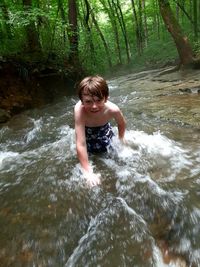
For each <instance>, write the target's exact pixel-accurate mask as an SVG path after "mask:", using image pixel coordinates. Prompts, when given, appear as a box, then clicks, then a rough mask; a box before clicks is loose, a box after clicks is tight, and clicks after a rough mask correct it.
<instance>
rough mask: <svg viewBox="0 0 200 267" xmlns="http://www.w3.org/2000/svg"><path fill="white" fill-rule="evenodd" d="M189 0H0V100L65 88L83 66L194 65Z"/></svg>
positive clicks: (14, 105) (24, 103) (10, 104)
mask: <svg viewBox="0 0 200 267" xmlns="http://www.w3.org/2000/svg"><path fill="white" fill-rule="evenodd" d="M199 35H200V2H199V1H197V0H188V1H184V0H129V1H127V0H52V1H49V0H20V1H15V0H1V4H0V37H1V42H0V67H1V69H0V77H1V81H0V108H1V109H3V110H6V111H7V112H8V113H9V114H11V115H12V114H15V113H17V112H20V111H21V110H24V109H27V108H31V107H35V106H39V105H42V104H44V103H48V102H49V101H52V100H53V99H54V98H55V97H56V96H60V95H63V94H67V91H68V88H71V87H72V86H73V85H74V84H75V83H76V82H77V81H78V80H79V79H80V78H81V77H83V76H84V75H87V74H96V73H99V74H102V75H112V74H113V73H115V74H116V73H117V72H120V71H122V70H124V71H125V72H127V71H130V70H131V71H132V70H134V71H137V70H138V69H141V68H152V66H153V67H154V68H155V67H156V66H157V67H162V66H165V65H167V64H170V65H176V67H177V68H185V67H189V68H199V53H200V39H199Z"/></svg>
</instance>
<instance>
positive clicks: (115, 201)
mask: <svg viewBox="0 0 200 267" xmlns="http://www.w3.org/2000/svg"><path fill="white" fill-rule="evenodd" d="M116 88H117V87H115V86H113V87H112V90H111V93H112V92H113V94H115V90H116ZM123 93H124V94H125V96H126V97H125V98H123V101H124V102H125V104H126V105H124V104H123V106H126V108H124V109H123V112H124V114H125V117H126V119H127V125H130V128H129V129H128V130H127V131H126V135H125V139H126V143H125V144H122V143H120V142H119V140H118V139H117V138H114V139H113V147H114V151H112V152H110V153H108V154H107V155H93V156H91V157H90V161H91V164H92V166H93V168H94V170H95V171H96V172H100V173H101V185H100V186H98V187H94V188H88V187H87V185H86V183H85V180H84V179H83V177H82V175H81V172H80V168H79V164H78V161H77V157H76V149H75V132H74V126H73V106H74V103H75V100H74V98H70V97H69V98H66V99H63V100H62V101H60V102H59V103H57V104H52V105H51V106H47V107H45V108H43V109H41V110H34V111H28V112H25V113H23V114H21V115H18V116H16V117H15V118H14V119H13V120H11V121H10V122H9V123H8V124H7V125H5V126H3V127H2V128H1V129H0V138H1V144H0V147H1V152H0V201H1V211H0V226H1V234H0V237H1V238H0V240H1V241H0V251H1V253H0V265H1V266H66V267H69V266H76V267H77V266H80V267H82V266H109V267H112V266H113V267H114V266H115V267H116V266H134V267H137V266H138V267H141V266H142V267H145V266H148V267H150V266H157V267H162V266H163V267H165V266H166V267H180V266H199V265H200V256H199V255H200V251H199V249H200V235H199V232H200V226H199V220H200V205H199V195H200V191H199V186H198V185H199V183H200V178H199V175H200V170H199V163H200V154H199V147H198V146H197V145H196V142H197V139H196V138H197V137H198V136H196V137H193V136H192V135H191V130H190V129H188V130H187V129H182V128H179V127H177V128H175V127H174V128H172V129H171V131H170V133H169V127H166V131H165V128H164V126H163V125H162V131H160V130H158V128H159V126H158V125H157V124H156V122H155V120H154V121H150V122H149V123H150V124H151V125H150V124H149V125H148V123H147V124H145V125H144V124H141V118H140V117H137V116H134V121H133V116H132V114H131V113H130V109H131V107H132V103H133V98H134V97H135V93H134V94H132V95H130V94H127V95H126V93H125V92H123ZM134 99H135V98H134ZM142 116H143V115H142ZM133 124H134V125H135V126H134V127H132V125H133ZM136 127H137V128H136ZM149 129H153V131H149ZM114 131H115V133H116V136H117V128H116V127H115V126H114ZM180 133H181V135H180ZM180 136H181V138H180ZM188 136H190V138H188ZM177 137H179V138H177ZM193 138H194V139H193ZM177 139H178V141H177ZM192 264H193V265H192Z"/></svg>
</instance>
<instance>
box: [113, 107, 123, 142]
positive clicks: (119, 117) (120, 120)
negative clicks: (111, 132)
mask: <svg viewBox="0 0 200 267" xmlns="http://www.w3.org/2000/svg"><path fill="white" fill-rule="evenodd" d="M114 118H115V121H116V123H117V127H118V136H119V139H120V140H123V138H124V134H125V130H126V121H125V118H124V116H123V114H122V112H121V110H120V109H119V108H118V107H116V108H115V112H114Z"/></svg>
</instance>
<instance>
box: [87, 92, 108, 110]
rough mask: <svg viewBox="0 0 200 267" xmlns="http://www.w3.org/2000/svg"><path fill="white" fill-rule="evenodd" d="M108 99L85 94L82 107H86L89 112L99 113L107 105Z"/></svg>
mask: <svg viewBox="0 0 200 267" xmlns="http://www.w3.org/2000/svg"><path fill="white" fill-rule="evenodd" d="M106 101H107V99H106V98H105V97H104V98H99V97H97V96H91V95H87V94H84V95H83V96H82V105H83V106H84V108H85V110H86V111H87V112H91V113H97V112H99V111H101V110H102V109H103V107H104V104H105V103H106Z"/></svg>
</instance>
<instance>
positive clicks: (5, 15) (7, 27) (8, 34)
mask: <svg viewBox="0 0 200 267" xmlns="http://www.w3.org/2000/svg"><path fill="white" fill-rule="evenodd" d="M1 1H2V3H1V5H0V8H1V9H2V17H3V26H4V28H5V31H6V34H5V35H6V37H7V38H9V39H11V38H12V32H11V28H10V24H8V23H7V22H8V21H9V14H8V10H7V6H6V4H5V1H4V0H1ZM4 28H3V31H2V32H3V33H4Z"/></svg>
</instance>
